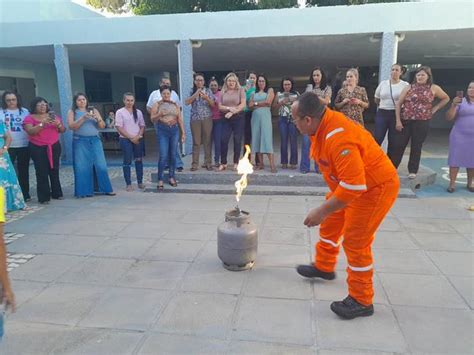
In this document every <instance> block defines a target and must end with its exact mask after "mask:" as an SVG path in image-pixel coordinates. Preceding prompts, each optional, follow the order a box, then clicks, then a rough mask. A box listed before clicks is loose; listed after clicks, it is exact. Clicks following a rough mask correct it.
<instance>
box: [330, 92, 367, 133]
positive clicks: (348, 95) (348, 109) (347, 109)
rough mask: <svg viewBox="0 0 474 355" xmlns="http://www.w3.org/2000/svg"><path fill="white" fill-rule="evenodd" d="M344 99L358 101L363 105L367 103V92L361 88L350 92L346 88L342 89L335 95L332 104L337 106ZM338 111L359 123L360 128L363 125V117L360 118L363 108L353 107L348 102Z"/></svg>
mask: <svg viewBox="0 0 474 355" xmlns="http://www.w3.org/2000/svg"><path fill="white" fill-rule="evenodd" d="M344 99H359V100H361V101H363V102H365V103H369V98H368V97H367V92H366V91H365V89H364V88H363V87H362V86H356V87H355V88H354V90H353V91H352V92H351V91H349V90H347V88H342V89H341V90H339V92H338V93H337V96H336V99H335V100H334V103H335V104H338V103H340V102H342V101H344ZM339 111H340V112H342V113H343V114H344V115H346V116H347V117H349V118H350V119H351V120H353V121H355V122H357V123H360V124H361V125H362V126H363V125H364V117H363V116H362V112H363V111H364V108H363V107H362V106H359V105H354V104H351V103H350V102H349V103H347V104H345V105H344V106H342V107H341V108H340V109H339Z"/></svg>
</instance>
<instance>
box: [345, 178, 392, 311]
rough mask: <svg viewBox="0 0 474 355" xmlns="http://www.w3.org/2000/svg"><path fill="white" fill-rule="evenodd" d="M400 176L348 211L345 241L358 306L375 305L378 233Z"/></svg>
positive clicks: (352, 291) (349, 278) (351, 291)
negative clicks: (374, 268) (374, 250)
mask: <svg viewBox="0 0 474 355" xmlns="http://www.w3.org/2000/svg"><path fill="white" fill-rule="evenodd" d="M399 186H400V184H399V181H398V177H396V178H394V179H393V180H391V181H389V182H387V183H385V184H382V185H380V186H377V187H375V188H372V189H371V190H370V191H367V192H366V193H364V194H363V195H362V196H361V197H359V198H358V199H356V200H355V201H354V202H352V203H351V204H350V205H349V206H347V207H346V209H345V224H344V241H343V243H342V245H343V247H344V252H345V254H346V256H347V263H348V267H347V283H348V286H349V295H351V296H352V297H353V298H354V299H356V300H357V301H358V302H359V303H361V304H364V305H370V304H372V303H373V297H374V288H373V280H372V278H373V273H374V270H373V258H372V249H371V245H372V242H373V241H374V238H375V232H376V231H377V229H378V227H379V225H380V224H381V223H382V221H383V219H384V218H385V215H386V214H387V213H388V211H389V210H390V208H391V207H392V205H393V203H394V202H395V199H396V198H397V195H398V189H399Z"/></svg>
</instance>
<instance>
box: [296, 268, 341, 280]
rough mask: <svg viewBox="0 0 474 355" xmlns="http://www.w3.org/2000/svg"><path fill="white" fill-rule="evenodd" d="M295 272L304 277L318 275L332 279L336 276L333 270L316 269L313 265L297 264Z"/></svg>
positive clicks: (325, 278)
mask: <svg viewBox="0 0 474 355" xmlns="http://www.w3.org/2000/svg"><path fill="white" fill-rule="evenodd" d="M296 272H298V274H300V275H301V276H304V277H319V278H321V279H324V280H334V279H335V278H336V273H335V272H324V271H321V270H318V269H316V267H315V266H314V265H298V267H297V268H296Z"/></svg>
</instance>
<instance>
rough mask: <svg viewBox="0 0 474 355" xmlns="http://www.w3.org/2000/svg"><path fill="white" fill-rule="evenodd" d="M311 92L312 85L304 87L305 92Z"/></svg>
mask: <svg viewBox="0 0 474 355" xmlns="http://www.w3.org/2000/svg"><path fill="white" fill-rule="evenodd" d="M310 91H313V84H308V85H306V92H310Z"/></svg>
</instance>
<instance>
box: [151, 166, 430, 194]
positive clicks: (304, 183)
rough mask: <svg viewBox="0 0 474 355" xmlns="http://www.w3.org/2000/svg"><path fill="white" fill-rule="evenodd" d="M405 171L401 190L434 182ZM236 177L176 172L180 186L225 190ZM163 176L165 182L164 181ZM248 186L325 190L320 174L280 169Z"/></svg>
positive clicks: (256, 176) (260, 174)
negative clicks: (317, 188) (316, 188)
mask: <svg viewBox="0 0 474 355" xmlns="http://www.w3.org/2000/svg"><path fill="white" fill-rule="evenodd" d="M407 175H408V172H407V171H405V169H399V176H400V186H401V187H402V188H406V189H411V190H412V191H415V190H416V189H419V188H421V187H423V186H428V185H432V184H434V183H435V180H436V172H435V171H433V170H431V169H430V168H427V167H425V166H420V170H419V172H418V175H417V177H416V179H413V180H410V179H408V177H407ZM239 178H240V175H238V174H237V172H235V171H232V170H230V171H229V170H227V171H222V172H217V171H207V170H205V169H199V170H197V171H193V172H191V171H189V170H187V171H186V170H185V171H183V172H181V173H176V179H177V180H178V181H179V183H180V184H181V185H183V184H198V185H212V186H215V187H217V186H219V185H227V186H228V187H229V188H233V187H234V183H235V182H236V181H237V180H238V179H239ZM167 179H168V178H167V174H165V181H166V180H167ZM151 181H152V182H153V183H156V182H157V181H158V179H157V173H156V172H155V173H152V174H151ZM248 185H249V187H252V186H278V187H284V186H286V187H289V189H290V190H295V188H296V187H298V188H300V187H310V188H314V187H326V182H325V181H324V179H323V177H322V175H320V174H316V173H308V174H302V173H300V172H299V171H297V170H280V171H278V172H277V173H276V174H272V173H271V172H269V171H256V172H254V173H253V174H251V175H249V176H248Z"/></svg>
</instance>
